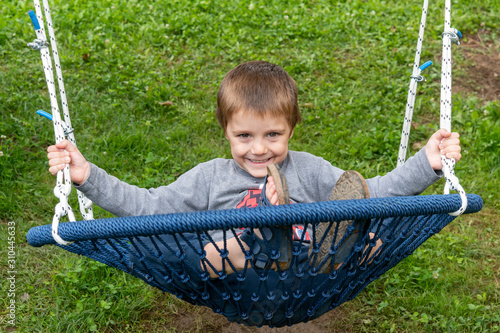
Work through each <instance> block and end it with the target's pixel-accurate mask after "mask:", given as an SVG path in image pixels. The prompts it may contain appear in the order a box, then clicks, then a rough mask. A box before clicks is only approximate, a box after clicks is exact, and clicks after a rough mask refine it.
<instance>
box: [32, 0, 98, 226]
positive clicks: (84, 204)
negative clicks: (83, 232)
mask: <svg viewBox="0 0 500 333" xmlns="http://www.w3.org/2000/svg"><path fill="white" fill-rule="evenodd" d="M35 1H37V2H38V0H35ZM43 8H44V12H45V19H46V21H47V30H48V31H49V37H50V46H51V48H52V55H53V57H54V65H55V67H56V74H57V83H58V86H59V94H60V97H61V104H62V109H63V115H64V122H65V123H66V131H65V132H66V136H67V138H68V140H69V141H70V142H71V143H73V144H74V145H75V147H76V140H75V134H74V133H73V128H72V127H71V119H70V116H69V109H68V101H67V99H66V90H65V89H64V81H63V78H62V71H61V62H60V60H59V52H58V51H57V43H56V36H55V33H54V27H53V24H52V17H51V15H50V7H49V2H48V0H43ZM42 20H43V19H42ZM42 22H43V21H42ZM77 195H78V202H79V207H80V213H81V214H82V217H83V218H84V219H85V220H92V219H94V214H93V212H92V201H90V200H89V199H88V198H87V197H86V196H85V195H84V194H83V193H81V192H80V191H79V190H77Z"/></svg>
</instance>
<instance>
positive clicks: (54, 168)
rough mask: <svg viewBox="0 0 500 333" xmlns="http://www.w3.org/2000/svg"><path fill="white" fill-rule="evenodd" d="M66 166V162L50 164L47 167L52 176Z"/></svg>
mask: <svg viewBox="0 0 500 333" xmlns="http://www.w3.org/2000/svg"><path fill="white" fill-rule="evenodd" d="M65 166H66V164H57V165H54V166H51V167H50V168H49V172H50V173H51V174H52V176H55V175H57V173H58V172H59V171H60V170H62V169H64V167H65Z"/></svg>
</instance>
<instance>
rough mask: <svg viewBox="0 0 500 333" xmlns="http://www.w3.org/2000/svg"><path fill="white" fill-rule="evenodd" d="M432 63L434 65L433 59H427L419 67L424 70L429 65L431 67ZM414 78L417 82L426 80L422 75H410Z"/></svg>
mask: <svg viewBox="0 0 500 333" xmlns="http://www.w3.org/2000/svg"><path fill="white" fill-rule="evenodd" d="M430 65H432V61H430V60H429V61H427V62H426V63H424V64H423V65H422V66H420V67H419V68H418V69H419V70H420V72H422V71H423V70H424V69H426V68H427V67H429V66H430ZM410 77H411V78H412V79H414V80H415V81H417V82H422V81H425V77H423V76H422V75H420V74H419V75H411V76H410Z"/></svg>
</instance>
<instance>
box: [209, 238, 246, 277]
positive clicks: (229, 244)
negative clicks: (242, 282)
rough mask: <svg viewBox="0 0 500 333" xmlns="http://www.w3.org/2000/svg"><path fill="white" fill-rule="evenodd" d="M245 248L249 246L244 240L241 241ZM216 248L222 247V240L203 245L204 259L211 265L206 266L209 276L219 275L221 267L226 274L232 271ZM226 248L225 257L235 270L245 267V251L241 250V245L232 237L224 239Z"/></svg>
mask: <svg viewBox="0 0 500 333" xmlns="http://www.w3.org/2000/svg"><path fill="white" fill-rule="evenodd" d="M241 244H242V245H243V247H244V249H245V250H248V249H249V247H248V245H247V244H246V243H245V242H241ZM217 248H218V249H223V248H224V241H220V242H216V243H215V245H214V244H213V243H208V244H207V245H205V247H204V250H205V252H206V260H207V261H209V262H210V263H211V264H212V266H213V268H212V267H208V266H207V271H208V273H209V274H210V277H211V278H216V277H218V276H219V274H218V272H220V271H222V270H223V268H224V270H225V271H226V273H227V274H231V273H234V272H235V271H234V270H233V267H231V265H229V264H228V262H227V260H226V262H224V259H222V258H221V256H220V253H219V251H217ZM226 250H227V253H228V257H227V259H228V260H230V261H231V264H232V265H233V266H234V268H235V270H236V271H241V270H242V269H243V268H245V263H246V259H245V253H243V251H242V250H241V246H240V244H239V243H238V240H237V239H236V238H235V237H233V238H230V239H228V240H226Z"/></svg>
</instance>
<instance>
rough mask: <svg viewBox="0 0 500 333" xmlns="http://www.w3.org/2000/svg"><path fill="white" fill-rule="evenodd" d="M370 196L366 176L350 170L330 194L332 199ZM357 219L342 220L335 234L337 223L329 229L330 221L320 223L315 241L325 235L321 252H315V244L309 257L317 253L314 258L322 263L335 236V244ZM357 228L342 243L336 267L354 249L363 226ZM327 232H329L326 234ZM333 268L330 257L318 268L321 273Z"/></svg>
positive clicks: (337, 255)
mask: <svg viewBox="0 0 500 333" xmlns="http://www.w3.org/2000/svg"><path fill="white" fill-rule="evenodd" d="M369 197H370V192H369V190H368V185H367V184H366V182H365V180H364V178H363V177H362V176H361V175H360V174H359V173H358V172H356V171H352V170H348V171H346V172H344V173H343V174H342V176H340V178H339V180H338V181H337V184H335V187H334V188H333V191H332V193H331V195H330V200H350V199H366V198H369ZM353 222H355V221H353V220H348V221H341V222H339V225H338V230H337V234H336V235H335V231H336V229H337V224H336V223H334V224H332V226H331V228H330V229H328V227H329V225H330V223H329V222H325V223H319V224H318V225H317V226H316V234H315V241H316V242H318V241H320V240H321V239H322V238H323V237H324V240H323V242H322V243H321V244H320V248H319V252H318V253H317V254H313V249H314V248H313V246H311V247H310V249H309V257H310V259H311V258H312V257H311V256H314V255H315V258H312V259H313V260H314V261H313V262H315V263H316V265H318V264H320V263H321V262H322V261H323V260H324V259H325V258H326V257H327V256H328V255H329V251H330V247H331V245H332V242H333V238H334V236H336V238H335V245H337V244H338V242H339V241H340V240H341V239H342V237H343V236H344V234H345V232H346V230H347V228H348V227H349V226H350V225H351V224H352V223H353ZM355 227H356V229H355V230H354V231H353V232H352V233H351V235H349V236H348V237H347V238H346V239H344V241H343V243H342V245H341V246H340V247H339V249H338V250H337V253H336V255H335V259H334V263H333V264H334V268H335V269H338V268H339V267H340V265H341V264H342V262H343V261H344V260H345V259H346V258H347V256H348V255H349V253H350V252H351V251H352V248H353V246H354V244H355V243H356V240H357V238H358V236H359V231H360V229H361V227H362V225H360V226H355ZM325 232H328V233H327V234H326V235H325ZM330 268H331V258H329V259H328V261H327V262H325V263H324V264H323V265H322V266H321V267H320V268H319V270H318V272H319V273H325V272H328V271H329V270H330Z"/></svg>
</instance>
